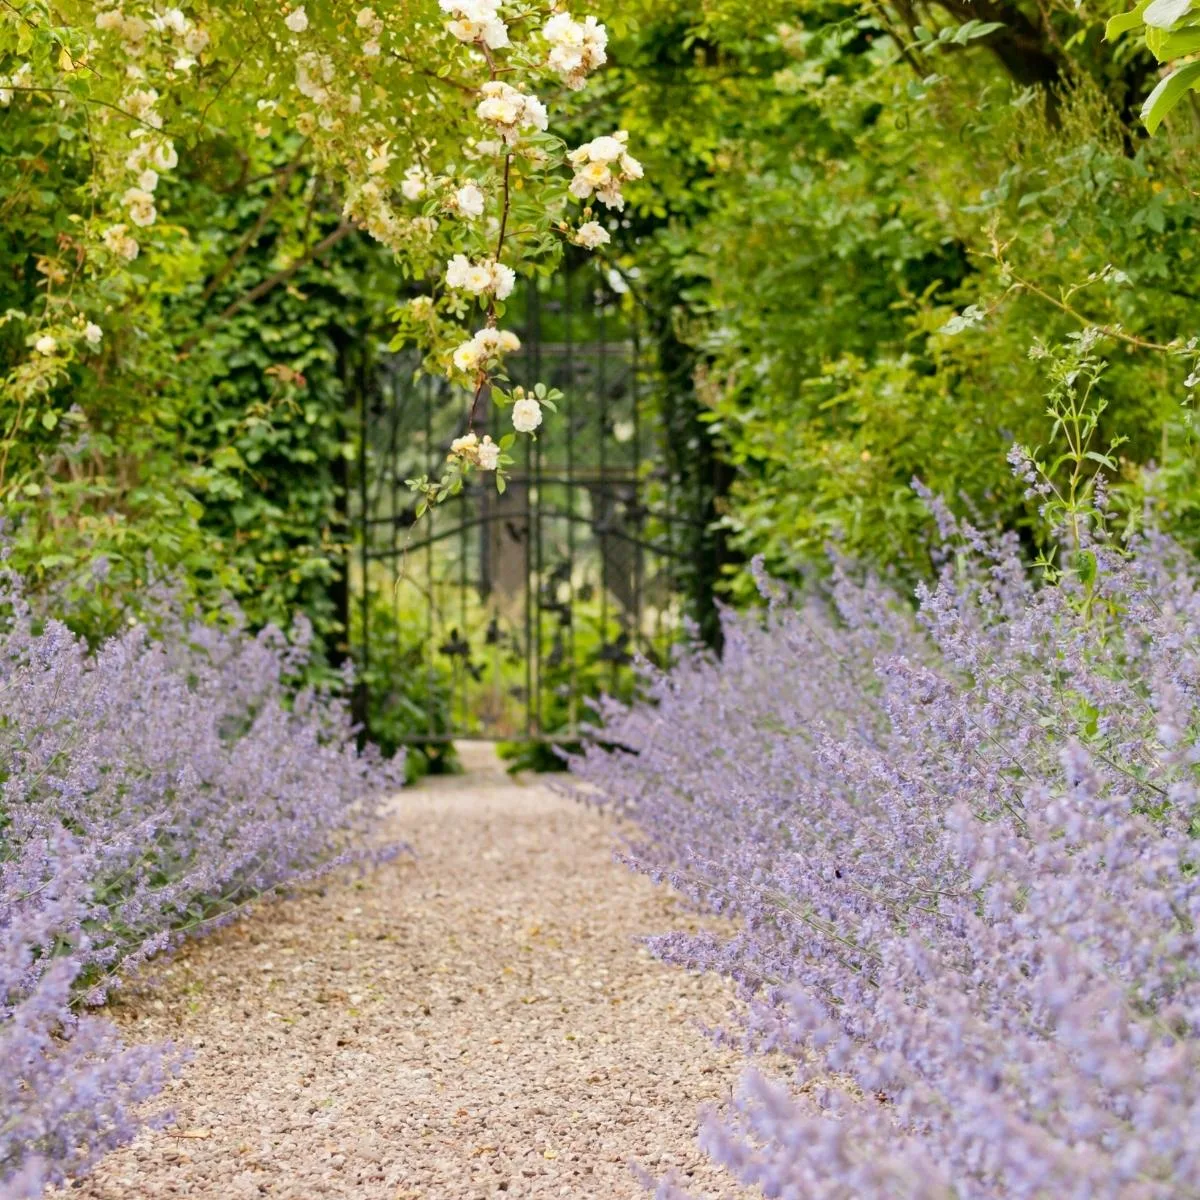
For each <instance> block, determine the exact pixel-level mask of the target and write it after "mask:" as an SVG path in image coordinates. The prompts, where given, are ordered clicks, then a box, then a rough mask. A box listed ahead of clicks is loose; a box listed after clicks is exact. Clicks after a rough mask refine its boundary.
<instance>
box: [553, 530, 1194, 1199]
mask: <svg viewBox="0 0 1200 1200" xmlns="http://www.w3.org/2000/svg"><path fill="white" fill-rule="evenodd" d="M938 515H939V519H940V522H941V524H942V528H943V533H944V535H945V537H946V539H947V548H948V553H947V555H946V558H945V561H944V563H943V566H942V569H941V572H940V576H939V578H938V581H937V583H936V586H932V587H929V588H926V589H923V590H922V591H921V593H920V596H919V601H920V605H919V611H917V612H916V613H914V612H913V610H912V608H911V606H910V605H909V604H908V603H907V602H906V601H904V600H903V599H902V598H899V597H897V596H895V595H894V594H892V593H890V592H889V591H888V590H887V589H886V588H884V587H882V586H881V585H880V584H879V583H877V582H875V581H872V580H869V579H868V580H866V581H865V582H863V581H855V580H853V579H851V577H850V575H849V574H848V572H846V571H845V570H839V571H838V572H836V573H835V577H834V580H833V582H832V584H831V586H830V587H829V589H828V590H827V592H826V593H825V594H824V595H823V596H821V597H819V598H814V599H810V600H809V601H807V602H806V603H804V604H802V605H797V604H794V603H792V602H791V601H790V599H789V598H788V597H784V596H781V595H775V596H773V597H772V600H771V603H770V606H769V608H768V610H767V611H766V613H765V614H761V613H751V614H742V615H729V616H727V617H726V628H725V635H726V650H725V656H724V659H723V661H722V662H720V663H718V662H716V661H714V660H713V659H712V658H711V657H709V656H707V655H705V654H704V653H703V652H699V651H696V652H692V653H691V654H690V655H688V656H687V657H686V658H685V659H684V660H683V661H682V662H681V663H680V664H679V665H678V666H677V668H676V669H674V670H673V671H671V672H670V673H668V674H660V675H649V676H648V678H647V686H648V689H649V696H648V702H647V703H643V704H639V705H636V706H634V707H632V708H626V707H622V706H620V705H617V704H614V703H611V702H610V703H609V704H608V705H607V708H606V711H605V730H604V738H605V740H606V742H608V744H609V745H610V746H611V745H613V744H617V745H619V746H622V747H625V749H621V750H608V751H605V750H602V749H599V748H590V749H588V750H587V751H586V753H585V754H584V755H583V756H582V757H581V758H580V759H578V760H577V761H576V762H575V764H574V767H575V770H576V772H577V773H578V775H579V776H580V777H581V778H582V779H583V780H585V781H586V782H587V783H588V784H590V785H593V786H594V787H595V788H597V789H598V791H599V793H600V794H601V795H602V796H603V797H604V798H605V802H606V803H608V804H609V805H611V806H612V807H613V808H614V809H617V810H618V811H620V812H621V813H623V814H624V815H626V816H629V817H632V818H633V820H634V821H635V823H636V828H637V830H638V832H637V834H636V835H634V836H633V837H632V839H631V841H630V845H629V855H630V858H631V860H632V861H633V862H634V864H635V865H637V866H638V867H639V868H640V869H642V870H644V871H646V872H648V873H649V874H651V875H652V876H654V877H655V878H657V879H665V880H669V881H670V882H671V883H673V884H674V885H675V886H676V887H677V888H678V889H680V890H681V891H682V892H684V893H685V894H686V895H687V896H689V897H690V898H691V899H692V900H693V901H694V902H695V903H696V904H697V905H699V906H702V907H704V908H707V909H709V910H712V911H715V912H718V913H725V914H729V915H730V916H732V917H734V918H736V921H735V925H734V929H735V932H733V933H732V934H730V935H729V936H726V937H718V936H716V935H713V934H705V935H689V934H683V933H676V934H671V935H668V936H665V937H660V938H658V939H656V940H655V942H654V945H655V947H656V949H657V951H658V953H659V954H661V955H662V956H663V957H664V958H665V959H667V960H668V961H671V962H675V963H680V964H684V965H687V966H689V967H693V968H700V969H706V970H713V971H718V972H721V973H722V974H725V975H727V976H730V977H732V978H733V979H735V980H736V981H738V983H739V984H740V985H741V986H742V988H743V989H744V991H745V993H746V995H747V996H748V998H749V1000H750V1004H749V1017H748V1024H747V1028H746V1030H745V1037H746V1047H747V1053H748V1054H749V1055H750V1056H751V1058H752V1059H754V1058H756V1057H757V1056H758V1055H759V1054H765V1053H767V1052H770V1053H772V1054H773V1055H776V1056H777V1055H784V1056H787V1057H788V1058H789V1059H790V1060H791V1062H792V1064H793V1068H794V1069H793V1071H792V1073H791V1074H790V1076H787V1077H783V1078H781V1077H779V1072H778V1071H777V1070H775V1071H772V1070H770V1069H769V1068H767V1067H766V1065H765V1063H764V1062H763V1061H758V1062H755V1063H752V1065H751V1066H750V1067H749V1068H748V1070H747V1072H746V1075H745V1077H744V1080H743V1083H742V1086H741V1090H740V1092H739V1094H738V1096H737V1098H736V1100H735V1102H734V1103H733V1105H732V1106H731V1108H730V1110H729V1111H728V1112H726V1113H723V1114H710V1115H709V1116H708V1118H707V1119H706V1121H705V1123H704V1126H703V1132H702V1137H703V1140H704V1144H705V1146H706V1147H707V1149H708V1150H709V1152H710V1153H711V1154H713V1155H714V1156H715V1157H716V1158H717V1159H718V1160H720V1161H721V1162H723V1163H725V1164H726V1165H727V1166H729V1167H730V1168H731V1169H732V1170H733V1171H734V1173H735V1174H736V1175H737V1176H738V1177H739V1178H741V1179H742V1180H743V1181H746V1182H749V1183H757V1184H759V1185H761V1186H762V1188H763V1191H764V1193H765V1194H766V1195H767V1196H769V1197H785V1198H799V1197H801V1196H803V1197H805V1198H808V1197H838V1198H841V1197H845V1198H847V1200H849V1198H851V1197H889V1198H891V1197H913V1198H914V1200H915V1198H917V1197H922V1198H925V1197H929V1198H941V1197H945V1198H947V1200H949V1198H954V1200H967V1198H971V1200H974V1198H977V1197H979V1198H983V1197H1049V1196H1065V1197H1079V1198H1080V1200H1082V1198H1083V1197H1089V1198H1095V1197H1111V1198H1118V1197H1119V1198H1120V1200H1158V1198H1160V1197H1161V1198H1164V1200H1165V1198H1166V1197H1174V1198H1180V1197H1189V1196H1200V1182H1198V1181H1200V945H1198V942H1197V933H1196V926H1197V922H1198V921H1200V871H1198V867H1200V845H1198V844H1197V840H1196V839H1197V834H1198V833H1200V804H1198V799H1197V775H1198V769H1197V763H1198V762H1200V752H1198V751H1197V734H1198V732H1200V720H1198V717H1200V711H1198V704H1197V695H1198V688H1200V640H1198V637H1197V635H1198V633H1200V572H1198V571H1197V567H1196V564H1195V563H1194V562H1192V561H1190V560H1188V559H1187V558H1186V557H1185V556H1183V555H1181V554H1180V553H1179V552H1178V551H1177V550H1176V548H1175V547H1174V546H1173V545H1172V544H1171V543H1170V542H1169V541H1168V540H1167V539H1165V538H1162V537H1158V536H1153V535H1147V536H1145V537H1144V538H1143V539H1142V540H1141V541H1140V543H1138V544H1137V545H1136V546H1135V547H1134V548H1133V550H1132V552H1129V553H1122V552H1118V551H1117V550H1116V549H1115V548H1113V547H1112V546H1111V545H1108V544H1106V543H1105V542H1104V541H1103V540H1097V539H1094V538H1093V539H1092V540H1091V541H1088V542H1086V544H1085V545H1084V546H1083V547H1082V548H1081V552H1082V553H1084V554H1086V555H1088V556H1089V557H1088V559H1087V561H1088V563H1089V564H1091V565H1089V567H1088V570H1087V571H1086V572H1080V571H1069V572H1066V573H1064V574H1063V576H1062V577H1061V578H1060V580H1059V582H1058V583H1057V584H1056V585H1055V586H1052V587H1041V588H1038V587H1035V586H1034V583H1033V580H1032V578H1031V576H1030V574H1029V572H1028V571H1027V569H1026V568H1025V566H1024V565H1023V562H1022V559H1021V556H1020V554H1019V552H1018V546H1017V543H1016V539H1015V538H1014V537H1012V536H1002V537H996V538H993V537H985V536H984V535H982V534H981V533H980V532H978V531H977V530H976V529H974V528H972V527H971V526H970V525H967V524H964V523H959V522H956V521H955V520H953V519H952V518H951V517H950V516H949V515H948V514H947V513H946V512H945V511H944V510H942V509H940V508H939V509H938ZM1083 536H1084V537H1085V539H1086V538H1087V536H1088V535H1087V533H1086V530H1085V531H1084V534H1083ZM1093 566H1094V569H1093ZM763 583H764V587H767V588H768V590H769V585H768V584H767V583H766V581H763ZM683 1194H684V1193H682V1192H681V1191H678V1190H677V1189H676V1187H675V1186H674V1185H673V1184H672V1183H671V1182H670V1181H666V1182H664V1183H663V1184H662V1186H661V1188H660V1195H662V1196H663V1197H669V1196H679V1195H683Z"/></svg>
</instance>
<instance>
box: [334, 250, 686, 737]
mask: <svg viewBox="0 0 1200 1200" xmlns="http://www.w3.org/2000/svg"><path fill="white" fill-rule="evenodd" d="M518 314H519V315H518ZM514 318H515V319H514ZM505 326H506V327H509V328H515V329H516V330H517V332H518V333H519V334H520V336H521V343H522V348H521V351H520V352H519V353H517V354H514V355H511V356H510V357H509V360H508V369H509V374H510V376H511V378H512V380H513V382H514V383H521V384H525V385H531V384H533V383H535V382H538V381H541V382H544V383H545V384H547V386H549V387H556V388H558V389H560V390H561V391H562V393H563V394H564V397H565V399H564V400H563V402H562V403H561V405H560V407H559V411H558V413H557V414H549V413H548V414H547V418H546V421H545V422H544V423H543V425H542V428H541V429H540V430H539V431H538V434H539V436H538V438H537V439H536V440H532V439H530V438H528V437H520V438H518V440H517V445H516V447H515V449H514V451H513V453H514V455H515V456H516V457H517V459H518V461H517V462H516V463H515V464H514V465H513V467H512V468H511V476H510V478H509V481H508V487H507V490H506V491H505V492H504V494H502V495H501V494H499V493H497V491H496V488H495V481H494V478H492V477H491V476H488V475H482V476H481V475H476V476H474V477H473V478H472V480H471V481H470V483H469V484H468V485H467V486H465V487H464V488H463V491H462V492H461V494H459V495H458V496H455V497H451V498H450V499H448V500H447V501H445V502H443V503H442V504H441V505H439V506H437V507H436V509H435V510H433V511H432V512H431V513H429V514H426V515H425V516H424V517H422V518H421V519H420V520H419V521H418V520H417V519H416V512H415V499H414V496H413V494H412V492H411V491H410V490H409V489H408V487H407V486H406V484H405V480H407V479H409V478H412V477H415V476H420V475H423V474H426V473H427V474H429V475H430V476H431V477H436V476H437V475H438V474H440V472H441V468H442V465H443V464H444V462H445V459H446V454H447V452H448V450H449V447H450V443H451V441H452V440H453V439H454V438H455V437H457V436H459V435H460V434H462V433H463V432H465V429H466V424H467V419H468V410H469V407H470V405H469V402H468V398H467V396H466V395H465V394H464V393H463V391H462V390H461V389H456V388H452V387H451V386H450V385H449V384H448V383H447V382H446V381H445V380H442V379H437V378H433V377H429V376H425V377H422V378H416V379H414V371H415V368H416V366H417V359H416V358H415V357H414V356H412V355H405V354H399V355H394V356H390V357H386V358H384V360H383V361H382V362H381V363H379V364H377V366H376V368H375V369H374V370H373V371H372V372H371V375H370V378H369V379H368V380H367V381H365V382H366V386H362V387H361V388H360V397H359V401H360V406H361V407H360V421H361V429H362V437H361V439H360V453H359V461H358V469H357V475H358V479H357V484H358V486H357V513H356V514H355V517H356V519H355V525H356V527H357V563H356V565H355V570H354V571H353V572H352V590H353V594H354V603H355V606H356V611H355V613H354V619H353V621H352V626H353V631H352V633H353V637H352V640H353V642H354V643H355V657H356V659H357V661H358V663H359V668H360V679H361V680H362V681H363V686H364V687H365V688H366V689H368V690H369V691H370V693H371V694H370V695H369V696H368V697H367V698H366V699H365V700H364V701H363V702H362V704H361V711H362V712H363V713H364V715H366V716H367V718H368V722H369V725H370V726H371V728H370V733H371V735H372V736H373V737H376V738H379V739H380V740H382V741H385V742H387V741H391V742H396V743H401V742H410V743H413V742H417V743H430V742H438V741H449V740H452V739H454V738H456V737H473V738H490V739H496V740H541V741H554V742H568V741H574V740H576V739H577V738H578V736H579V733H580V729H581V726H583V725H584V724H586V722H587V720H588V718H589V713H590V710H589V705H588V701H589V699H590V698H592V697H594V696H595V695H597V694H598V693H599V692H600V691H606V692H608V693H610V694H617V695H622V694H627V693H628V692H629V691H630V690H631V688H632V686H633V671H632V669H631V664H632V661H633V657H634V655H635V653H636V654H641V655H643V656H645V657H648V658H649V659H651V660H652V661H661V660H662V659H663V658H665V656H666V655H667V653H668V652H669V648H670V645H671V643H672V641H673V640H674V638H675V637H676V636H677V632H678V629H679V624H680V618H681V599H680V595H679V589H678V586H677V583H678V572H677V564H678V562H679V560H680V557H681V555H682V554H683V553H684V552H685V550H686V546H687V545H688V541H687V539H686V538H683V537H681V536H680V530H681V526H682V524H686V523H687V522H688V521H689V517H688V515H687V514H683V513H681V512H679V511H677V509H678V508H679V505H678V503H677V501H678V497H677V495H676V490H677V489H676V488H675V487H674V486H673V482H672V479H671V477H670V473H669V472H668V471H667V470H666V468H665V467H664V466H663V465H662V464H663V463H664V462H665V458H664V456H663V454H662V453H661V449H662V443H661V434H660V430H659V429H658V427H657V423H656V421H655V419H654V417H653V415H652V413H651V410H650V406H648V405H647V404H645V403H644V401H643V396H644V393H645V390H646V386H645V385H646V372H645V368H644V365H643V363H642V360H641V357H640V354H639V338H638V329H637V320H636V313H634V312H633V311H632V306H631V305H629V304H627V303H623V301H622V297H621V296H620V295H618V294H617V292H616V291H614V289H613V286H612V285H611V284H610V283H609V282H608V281H607V280H605V278H604V277H603V276H601V275H600V274H599V273H597V271H596V270H595V269H594V268H593V267H591V266H586V267H579V268H576V269H574V270H569V271H566V272H564V273H562V274H560V275H559V276H557V277H555V279H553V280H551V281H546V280H543V281H541V282H540V283H538V284H535V283H529V284H527V285H525V286H524V288H523V290H521V291H520V292H519V293H518V295H517V296H516V297H514V302H513V303H510V306H509V312H508V315H507V316H506V318H505ZM495 415H496V414H493V413H491V412H485V413H484V414H483V420H482V422H481V423H480V429H481V431H483V430H488V431H490V432H492V433H493V436H495V437H497V438H498V437H499V436H500V433H502V432H504V430H503V429H497V428H496V424H497V422H495V421H494V420H493V419H492V418H493V417H494V416H495ZM499 416H500V417H501V418H502V419H503V420H504V421H505V422H507V413H502V414H499ZM380 726H385V727H386V728H380Z"/></svg>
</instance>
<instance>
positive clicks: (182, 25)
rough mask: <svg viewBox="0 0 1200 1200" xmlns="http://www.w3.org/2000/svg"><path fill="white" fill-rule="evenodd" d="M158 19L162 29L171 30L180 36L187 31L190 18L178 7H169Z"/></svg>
mask: <svg viewBox="0 0 1200 1200" xmlns="http://www.w3.org/2000/svg"><path fill="white" fill-rule="evenodd" d="M158 20H159V28H160V29H162V30H170V32H171V33H174V34H176V35H177V36H179V37H182V36H183V35H184V34H185V33H187V29H188V19H187V17H185V16H184V15H183V13H182V12H180V10H179V9H177V8H168V9H167V11H166V12H165V13H163V15H162V16H161V17H159V18H158Z"/></svg>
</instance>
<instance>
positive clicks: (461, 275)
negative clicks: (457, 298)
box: [446, 254, 471, 288]
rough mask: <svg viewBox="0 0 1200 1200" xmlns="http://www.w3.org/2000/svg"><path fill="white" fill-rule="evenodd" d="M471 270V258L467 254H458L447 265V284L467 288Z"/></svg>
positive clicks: (451, 286) (452, 286)
mask: <svg viewBox="0 0 1200 1200" xmlns="http://www.w3.org/2000/svg"><path fill="white" fill-rule="evenodd" d="M470 270H471V260H470V259H469V258H468V257H467V256H466V255H465V254H456V255H455V256H454V257H453V258H452V259H451V260H450V263H449V265H448V266H447V267H446V286H447V287H450V288H465V287H466V286H467V274H468V273H469V272H470Z"/></svg>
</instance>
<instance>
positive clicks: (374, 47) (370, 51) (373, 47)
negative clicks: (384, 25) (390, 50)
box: [362, 38, 383, 58]
mask: <svg viewBox="0 0 1200 1200" xmlns="http://www.w3.org/2000/svg"><path fill="white" fill-rule="evenodd" d="M362 51H363V53H364V54H365V55H366V56H367V57H368V58H378V57H379V56H380V54H381V53H383V47H382V46H381V45H380V44H379V42H378V41H377V40H376V39H375V38H371V40H370V41H367V42H363V48H362Z"/></svg>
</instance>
